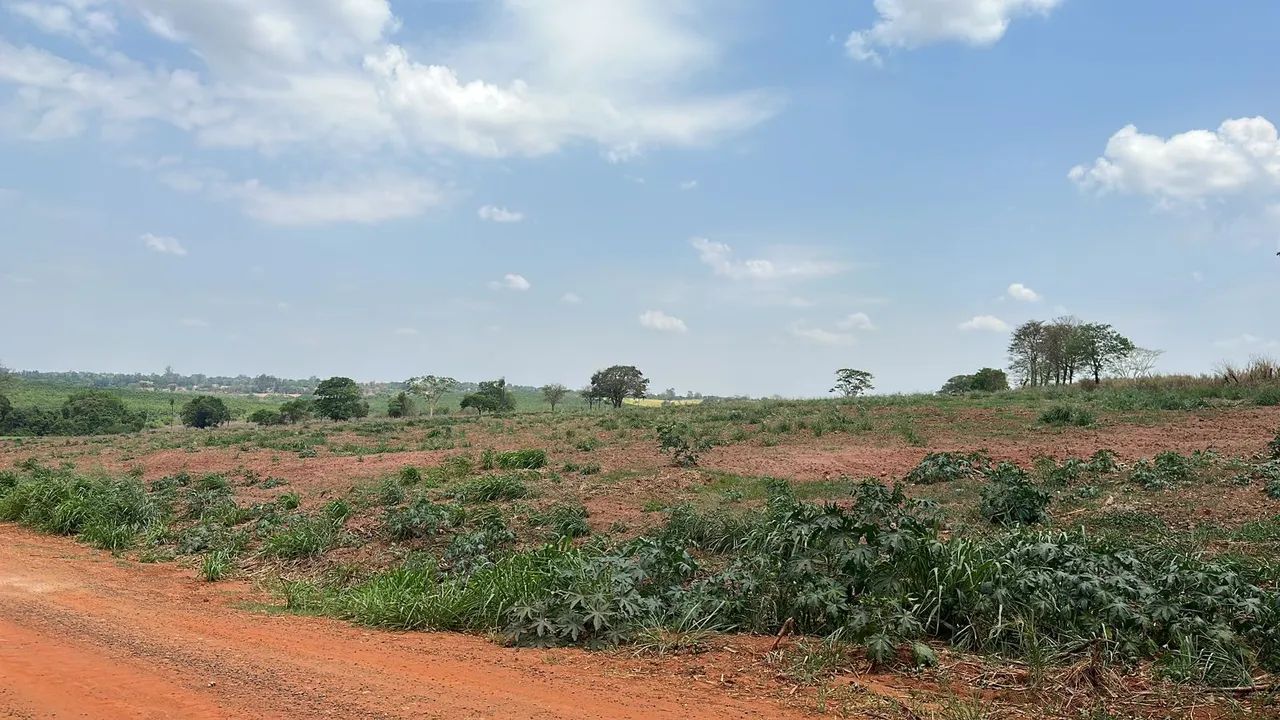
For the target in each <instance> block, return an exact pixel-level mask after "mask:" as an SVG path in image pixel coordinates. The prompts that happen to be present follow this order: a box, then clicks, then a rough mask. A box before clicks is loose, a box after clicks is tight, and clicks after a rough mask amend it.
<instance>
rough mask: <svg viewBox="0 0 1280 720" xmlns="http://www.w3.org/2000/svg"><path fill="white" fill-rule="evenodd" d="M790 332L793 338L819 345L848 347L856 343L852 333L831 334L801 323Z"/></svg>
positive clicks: (795, 325)
mask: <svg viewBox="0 0 1280 720" xmlns="http://www.w3.org/2000/svg"><path fill="white" fill-rule="evenodd" d="M790 332H791V334H792V335H794V336H795V337H798V338H800V339H802V340H808V341H810V342H815V343H817V344H819V345H833V346H848V345H852V344H854V342H856V338H855V337H854V336H853V333H842V332H832V331H831V330H823V329H822V328H819V327H810V326H807V325H804V324H802V323H796V324H794V325H792V326H791V328H790Z"/></svg>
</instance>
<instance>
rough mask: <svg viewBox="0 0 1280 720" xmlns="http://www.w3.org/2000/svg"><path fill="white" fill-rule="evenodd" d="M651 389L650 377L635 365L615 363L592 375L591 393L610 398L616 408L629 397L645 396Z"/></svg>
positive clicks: (606, 398)
mask: <svg viewBox="0 0 1280 720" xmlns="http://www.w3.org/2000/svg"><path fill="white" fill-rule="evenodd" d="M648 391H649V378H646V377H645V376H644V373H642V372H640V370H639V369H637V368H636V366H635V365H614V366H613V367H608V368H605V369H604V370H597V371H596V372H595V374H593V375H592V376H591V391H590V392H591V394H592V395H594V396H595V397H598V398H603V399H605V400H608V401H609V402H610V403H611V404H612V405H613V406H614V407H615V408H620V407H622V401H623V400H625V399H627V398H637V399H638V398H643V397H644V395H645V393H646V392H648Z"/></svg>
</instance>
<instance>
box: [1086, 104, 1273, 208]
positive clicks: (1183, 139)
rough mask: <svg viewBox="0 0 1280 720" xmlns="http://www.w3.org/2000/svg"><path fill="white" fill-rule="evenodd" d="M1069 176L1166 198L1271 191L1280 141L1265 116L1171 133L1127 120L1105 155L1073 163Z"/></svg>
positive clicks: (1099, 187)
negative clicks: (1157, 132)
mask: <svg viewBox="0 0 1280 720" xmlns="http://www.w3.org/2000/svg"><path fill="white" fill-rule="evenodd" d="M1068 177H1069V178H1070V179H1071V180H1072V181H1073V182H1075V183H1076V184H1077V185H1079V186H1080V187H1082V188H1085V189H1090V190H1096V191H1099V192H1112V191H1114V192H1125V193H1135V194H1139V195H1146V196H1149V197H1152V198H1155V199H1156V200H1158V201H1161V202H1199V201H1203V200H1206V199H1209V198H1223V197H1229V196H1242V195H1250V194H1262V195H1271V194H1274V193H1276V192H1277V190H1280V141H1278V140H1277V133H1276V127H1275V125H1273V124H1272V123H1271V122H1270V121H1269V120H1267V119H1266V118H1263V117H1252V118H1237V119H1234V120H1227V121H1225V122H1223V123H1222V124H1221V125H1219V126H1218V128H1217V130H1189V131H1187V132H1184V133H1179V134H1177V135H1173V136H1171V137H1168V138H1163V137H1160V136H1158V135H1150V134H1146V133H1142V132H1139V131H1138V129H1137V128H1136V127H1135V126H1133V125H1126V126H1125V127H1123V128H1121V129H1120V130H1118V131H1117V132H1116V133H1115V134H1114V135H1112V136H1111V139H1110V140H1108V141H1107V146H1106V149H1105V150H1104V151H1103V154H1102V156H1101V157H1099V158H1097V159H1096V160H1094V161H1093V163H1092V164H1088V165H1076V166H1075V167H1073V168H1071V170H1070V172H1069V173H1068Z"/></svg>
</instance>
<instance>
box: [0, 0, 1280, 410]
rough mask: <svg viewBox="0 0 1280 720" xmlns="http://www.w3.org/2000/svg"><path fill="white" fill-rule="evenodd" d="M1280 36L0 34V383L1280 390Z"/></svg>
mask: <svg viewBox="0 0 1280 720" xmlns="http://www.w3.org/2000/svg"><path fill="white" fill-rule="evenodd" d="M1277 27H1280V3H1275V2H1271V1H1270V0H1238V1H1237V2H1233V3H1230V6H1229V9H1224V6H1222V5H1219V4H1216V3H1191V2H1178V3H1170V2H1168V1H1167V0H1127V1H1126V2H1114V1H1113V0H815V1H814V2H804V3H781V2H774V1H772V0H700V1H699V0H599V1H598V2H581V1H580V0H474V1H469V0H417V1H410V0H390V1H389V0H0V214H2V215H3V217H4V218H5V222H4V223H3V224H0V308H3V311H0V360H2V361H3V362H4V363H5V364H6V365H8V366H10V367H15V368H21V369H40V370H69V369H77V370H96V371H104V372H146V371H157V372H158V371H160V370H161V369H162V368H163V367H165V366H166V365H171V366H173V367H174V368H175V369H177V370H178V371H180V372H187V373H194V372H203V373H207V374H240V373H244V374H250V375H256V374H259V373H269V374H273V375H278V376H287V377H307V376H311V375H316V376H321V377H324V376H328V375H348V376H351V377H355V378H358V379H361V380H401V379H404V378H406V377H409V376H412V375H422V374H427V373H433V374H444V375H451V376H455V377H458V378H462V379H466V380H480V379H485V378H490V377H497V376H505V377H506V378H507V379H508V381H510V382H514V383H518V384H534V385H536V384H543V383H549V382H562V383H565V384H567V385H569V386H570V387H579V386H581V385H582V384H584V382H585V381H586V379H587V378H588V377H589V375H590V373H591V372H592V371H593V370H595V369H598V368H601V367H604V366H607V365H612V364H634V365H637V366H639V367H640V368H641V370H643V371H644V372H645V373H646V374H647V375H648V376H649V377H650V378H651V380H652V383H653V384H652V387H653V388H655V389H664V388H667V387H673V388H675V389H677V390H678V391H679V392H681V393H683V392H685V391H687V390H692V391H697V392H702V393H707V394H724V395H727V394H749V395H755V396H759V395H772V394H781V395H786V396H816V395H822V394H825V393H826V391H827V389H828V388H829V387H830V386H831V382H832V375H833V371H834V370H835V369H836V368H841V367H855V368H862V369H866V370H869V371H871V372H872V373H873V374H874V375H875V376H876V387H877V390H878V391H880V392H907V391H919V390H924V391H931V390H934V389H936V388H937V387H939V386H940V385H941V384H942V382H943V381H945V380H946V379H947V378H948V377H950V376H952V375H956V374H959V373H964V372H973V371H974V370H976V369H977V368H979V367H983V366H995V367H1001V366H1003V365H1004V364H1005V363H1006V353H1005V347H1006V345H1007V342H1008V335H1009V330H1010V329H1011V328H1012V327H1015V326H1016V325H1017V324H1018V323H1021V322H1024V321H1026V320H1028V319H1033V318H1038V319H1048V318H1052V317H1056V316H1060V315H1064V314H1071V315H1074V316H1077V317H1079V318H1081V319H1083V320H1087V321H1095V322H1107V323H1111V324H1112V325H1114V326H1115V327H1116V328H1117V329H1119V330H1120V331H1121V332H1122V333H1124V334H1125V335H1127V336H1128V337H1130V338H1131V339H1133V341H1134V342H1135V343H1137V344H1138V345H1140V346H1143V347H1148V348H1155V349H1160V350H1163V351H1164V355H1163V356H1162V357H1161V360H1160V364H1159V366H1158V370H1160V371H1163V372H1208V371H1210V370H1212V368H1213V367H1214V366H1215V365H1216V364H1218V363H1219V362H1221V361H1224V360H1230V361H1235V362H1240V361H1243V360H1246V359H1248V358H1249V357H1250V356H1251V355H1257V354H1263V355H1266V354H1270V355H1280V311H1278V310H1277V308H1280V302H1278V299H1280V298H1278V296H1280V293H1278V290H1280V257H1277V252H1278V251H1280V140H1278V139H1277V131H1276V123H1278V122H1280V94H1278V93H1277V88H1276V83H1275V77H1274V68H1275V67H1277V66H1278V65H1280V44H1278V43H1276V42H1275V31H1276V28H1277Z"/></svg>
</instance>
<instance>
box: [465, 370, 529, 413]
mask: <svg viewBox="0 0 1280 720" xmlns="http://www.w3.org/2000/svg"><path fill="white" fill-rule="evenodd" d="M459 406H460V407H461V408H462V409H463V410H466V409H467V408H471V409H473V410H475V411H476V412H477V413H478V414H480V415H483V414H484V413H485V411H488V412H502V411H504V410H515V409H516V399H515V396H513V395H512V394H511V391H510V390H508V389H507V380H506V378H498V379H497V380H486V381H485V382H482V383H480V385H479V386H478V387H477V388H476V391H475V392H473V393H467V394H466V395H464V396H463V398H462V402H461V403H459Z"/></svg>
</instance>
